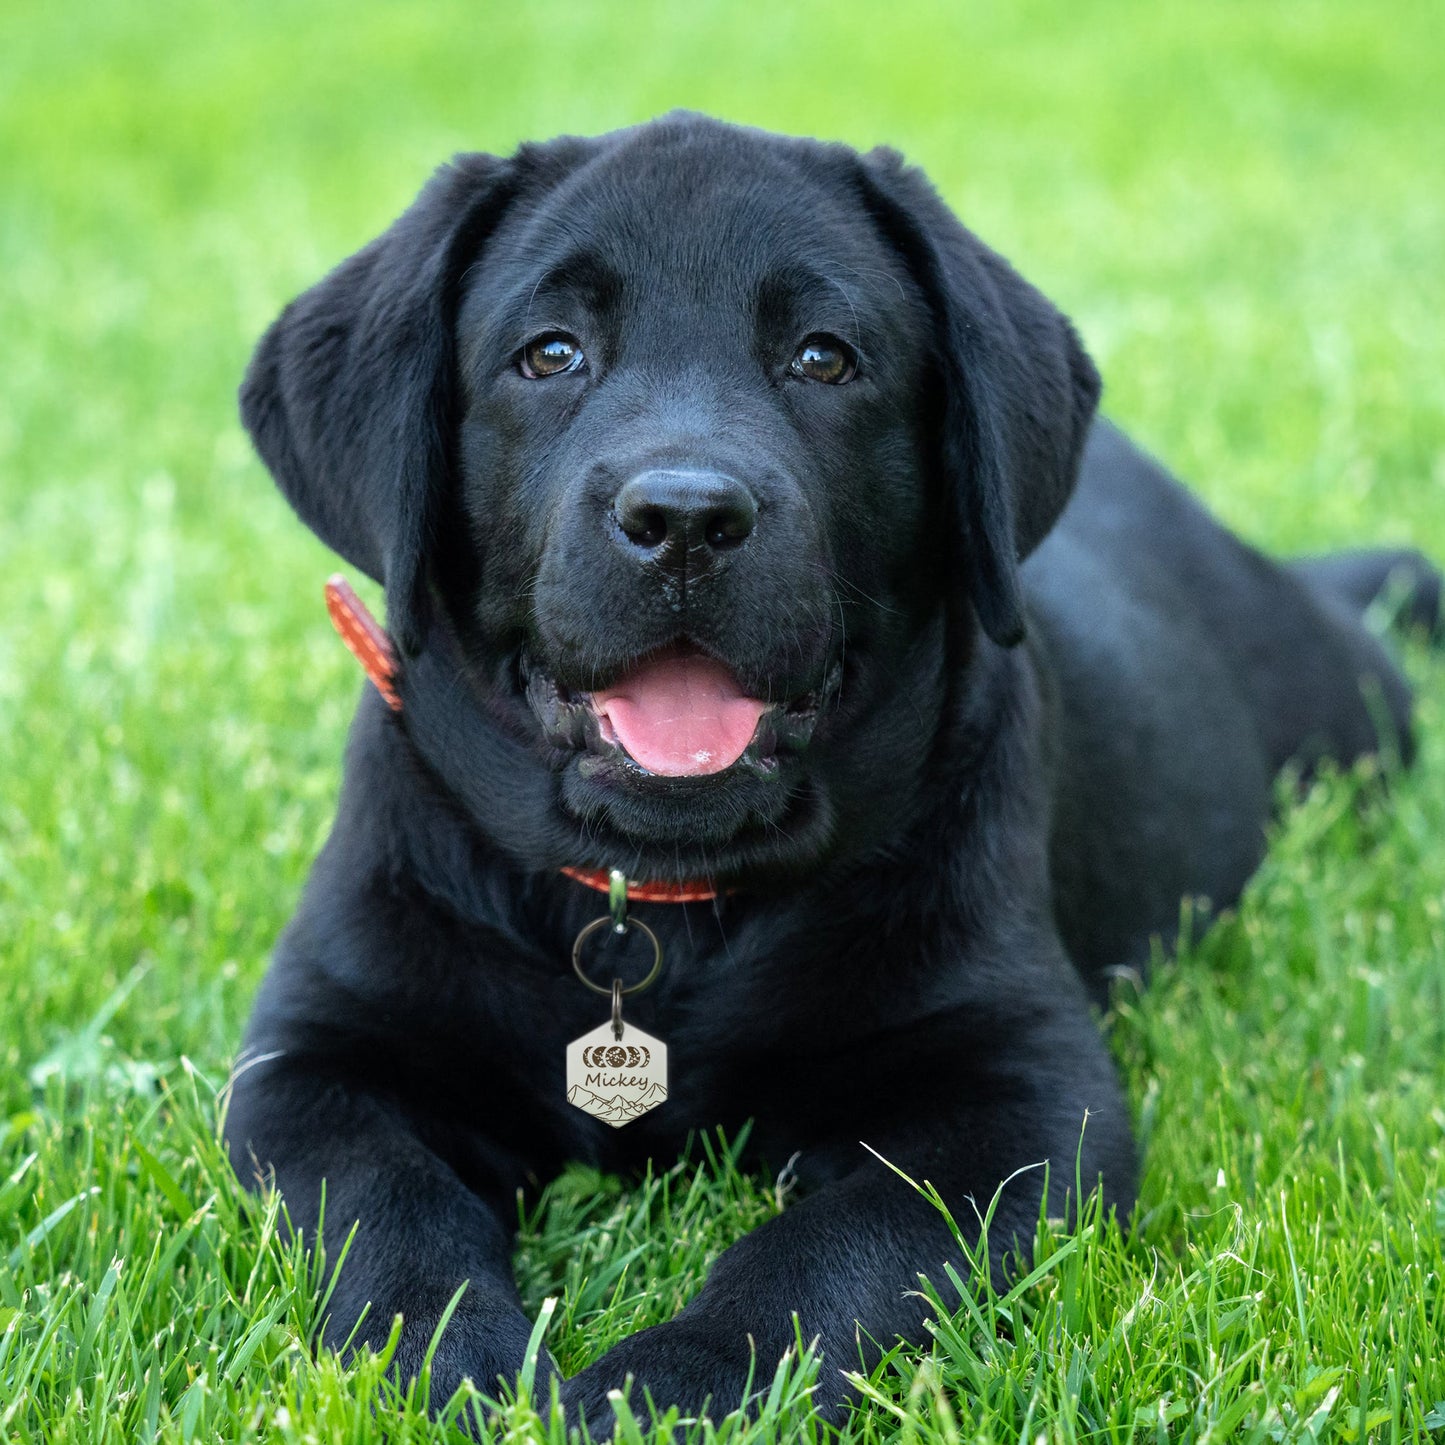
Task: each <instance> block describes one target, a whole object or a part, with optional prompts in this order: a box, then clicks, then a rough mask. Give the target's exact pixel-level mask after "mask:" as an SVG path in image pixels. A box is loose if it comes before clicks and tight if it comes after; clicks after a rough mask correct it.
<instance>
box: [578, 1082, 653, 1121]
mask: <svg viewBox="0 0 1445 1445" xmlns="http://www.w3.org/2000/svg"><path fill="white" fill-rule="evenodd" d="M567 1102H568V1103H569V1104H575V1105H576V1106H577V1107H578V1108H579V1109H583V1110H585V1111H586V1112H587V1113H589V1114H591V1115H592V1117H593V1118H594V1119H601V1120H602V1121H603V1122H604V1123H607V1124H611V1125H612V1126H613V1127H614V1128H617V1129H620V1128H621V1127H622V1126H623V1125H624V1124H630V1123H631V1122H632V1121H633V1120H634V1119H635V1118H637V1116H638V1115H639V1114H645V1113H646V1112H647V1111H648V1110H649V1109H655V1108H656V1107H657V1106H658V1105H659V1104H665V1103H666V1102H667V1090H666V1089H664V1088H663V1087H662V1085H661V1084H656V1083H654V1084H650V1085H648V1087H647V1088H646V1089H644V1090H643V1091H642V1092H641V1093H639V1094H636V1095H634V1096H633V1097H631V1098H624V1097H623V1095H622V1093H621V1092H620V1091H619V1092H617V1093H614V1094H613V1095H612V1096H611V1098H604V1097H603V1096H602V1095H601V1094H595V1093H593V1092H592V1090H591V1089H585V1088H583V1087H582V1085H581V1084H573V1086H572V1087H571V1088H570V1089H568V1091H567Z"/></svg>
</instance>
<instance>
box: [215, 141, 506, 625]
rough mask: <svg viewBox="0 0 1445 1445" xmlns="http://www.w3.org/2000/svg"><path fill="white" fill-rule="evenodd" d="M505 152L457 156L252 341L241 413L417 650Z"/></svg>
mask: <svg viewBox="0 0 1445 1445" xmlns="http://www.w3.org/2000/svg"><path fill="white" fill-rule="evenodd" d="M513 177H514V162H512V161H505V160H498V159H497V158H495V157H493V156H488V155H464V156H458V157H457V158H456V160H454V161H453V162H452V164H450V165H448V166H443V167H442V168H441V170H439V171H438V172H437V173H436V175H434V176H433V177H432V179H431V181H430V182H429V183H428V184H427V186H426V187H425V188H424V189H423V190H422V192H421V194H420V195H419V196H418V197H417V199H416V200H415V201H414V202H413V203H412V205H411V207H410V209H409V210H407V211H406V213H405V214H404V215H402V216H401V218H400V219H399V220H397V221H396V222H395V223H394V224H393V225H392V227H391V229H390V230H388V231H387V232H385V234H383V235H382V236H380V237H378V238H377V239H376V240H375V241H373V242H372V243H371V244H370V245H369V246H367V247H366V248H365V249H364V250H361V251H358V252H357V254H356V255H354V256H352V257H351V258H350V260H348V261H344V262H342V264H341V265H340V266H338V267H337V268H336V270H335V271H333V272H332V273H331V274H330V275H329V276H328V277H327V278H326V279H325V280H324V281H322V282H320V283H319V284H318V285H316V286H314V287H312V289H311V290H309V291H307V292H306V293H305V294H304V295H302V296H300V297H298V298H297V299H296V300H295V301H293V302H292V303H291V304H290V305H289V306H288V307H287V308H286V309H285V311H283V312H282V313H281V315H280V317H279V318H278V319H277V320H276V321H275V322H274V323H273V324H272V326H271V329H270V330H269V331H267V333H266V334H265V336H264V337H263V338H262V339H261V343H260V345H259V346H258V347H257V348H256V354H255V356H254V357H253V358H252V360H251V365H250V368H249V370H248V371H247V373H246V379H245V381H244V383H243V384H242V386H241V419H242V421H243V422H244V423H245V425H246V429H247V430H248V431H249V432H250V433H251V438H252V440H253V441H254V442H255V445H256V450H257V451H258V452H260V454H261V458H262V460H263V461H264V462H265V463H266V465H267V467H269V468H270V470H271V474H272V476H274V477H275V479H276V482H277V485H278V486H279V487H280V488H281V490H282V492H283V493H285V495H286V497H287V499H288V500H289V501H290V502H291V505H292V506H293V507H295V509H296V511H297V513H298V514H299V515H300V517H301V519H302V520H303V521H304V522H305V523H306V524H307V525H308V526H309V527H310V528H311V529H312V530H313V531H314V532H315V533H316V534H317V536H319V537H320V538H321V540H322V541H323V542H325V543H326V544H327V545H328V546H329V547H331V548H333V549H334V550H335V551H337V552H339V553H340V554H341V555H342V556H343V557H344V558H346V560H347V561H348V562H350V563H351V564H352V565H353V566H355V567H358V568H360V569H361V571H363V572H365V573H366V574H367V575H368V576H369V577H372V578H374V579H376V580H377V581H379V582H382V583H384V584H385V587H386V599H387V624H388V627H389V629H390V631H391V632H392V634H393V636H395V637H396V639H397V641H398V643H399V644H400V645H401V647H402V649H403V650H404V651H405V652H408V653H415V652H416V651H417V649H418V648H419V647H420V645H421V640H422V637H423V636H424V633H425V624H426V607H427V589H426V577H425V573H424V568H423V564H422V558H423V557H424V556H425V553H426V548H427V544H428V543H429V541H430V540H431V539H430V536H429V531H430V529H431V527H432V525H433V523H434V520H435V517H436V507H437V500H438V497H439V496H440V495H441V493H442V491H443V489H444V488H445V486H446V485H447V474H448V469H449V467H450V465H451V455H450V453H451V440H452V435H453V430H454V416H453V407H454V400H455V398H454V395H453V392H454V387H455V381H454V371H455V368H454V364H453V361H454V358H453V349H454V341H453V332H454V319H455V311H456V306H457V293H458V291H459V289H460V282H461V276H462V274H463V272H464V271H465V269H466V267H467V266H468V265H469V264H470V263H471V261H472V260H473V259H474V257H475V256H476V254H477V252H478V250H479V248H480V247H481V246H482V244H483V242H484V241H485V239H486V237H487V234H488V233H489V232H490V230H491V229H492V227H493V226H495V224H496V222H497V220H498V219H499V218H500V216H501V214H502V212H503V210H504V209H505V207H506V205H507V202H508V200H509V199H510V197H511V194H512V192H513V189H514V185H515V182H514V179H513Z"/></svg>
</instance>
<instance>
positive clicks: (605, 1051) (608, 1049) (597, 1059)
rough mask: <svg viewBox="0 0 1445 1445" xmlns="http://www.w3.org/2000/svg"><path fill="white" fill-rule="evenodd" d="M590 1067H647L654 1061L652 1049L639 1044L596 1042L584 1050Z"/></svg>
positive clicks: (584, 1055) (585, 1058) (586, 1061)
mask: <svg viewBox="0 0 1445 1445" xmlns="http://www.w3.org/2000/svg"><path fill="white" fill-rule="evenodd" d="M582 1062H583V1063H584V1064H586V1065H587V1067H588V1068H589V1069H645V1068H648V1067H649V1066H650V1065H651V1063H652V1050H651V1049H649V1048H648V1047H647V1046H646V1045H642V1046H640V1047H639V1046H638V1045H637V1044H622V1045H618V1044H595V1045H593V1047H592V1048H590V1049H584V1050H583V1052H582Z"/></svg>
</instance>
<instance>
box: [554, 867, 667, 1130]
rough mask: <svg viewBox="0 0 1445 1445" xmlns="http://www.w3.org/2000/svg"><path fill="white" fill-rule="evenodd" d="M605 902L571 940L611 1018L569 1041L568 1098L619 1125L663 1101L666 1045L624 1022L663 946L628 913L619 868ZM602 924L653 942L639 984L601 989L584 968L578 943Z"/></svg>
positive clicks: (652, 975)
mask: <svg viewBox="0 0 1445 1445" xmlns="http://www.w3.org/2000/svg"><path fill="white" fill-rule="evenodd" d="M608 905H609V912H608V916H607V917H605V918H595V919H593V920H592V922H591V923H589V924H588V925H587V926H586V927H585V928H584V929H583V930H582V932H581V933H579V934H578V935H577V941H576V942H575V943H574V944H573V945H572V968H573V970H574V971H575V972H576V974H577V977H578V978H579V979H581V980H582V982H583V983H584V984H586V985H587V987H588V988H590V989H591V990H592V992H593V993H600V994H604V995H608V994H610V995H611V997H612V1017H611V1019H610V1020H609V1021H608V1022H607V1023H605V1024H599V1025H598V1026H597V1027H596V1028H595V1029H593V1030H592V1032H591V1033H588V1034H583V1035H582V1037H581V1038H580V1039H573V1040H572V1042H571V1043H570V1044H568V1045H567V1102H568V1103H569V1104H575V1105H576V1106H577V1107H578V1108H579V1109H582V1110H584V1111H585V1112H587V1113H588V1114H591V1115H592V1117H593V1118H595V1119H601V1120H602V1121H603V1122H604V1123H606V1124H611V1125H612V1127H613V1128H614V1129H620V1128H621V1127H622V1126H623V1125H624V1124H630V1123H631V1122H632V1121H633V1120H634V1119H638V1118H641V1116H642V1115H643V1114H645V1113H647V1111H648V1110H649V1109H655V1108H656V1107H657V1106H658V1105H659V1104H665V1103H666V1102H667V1045H666V1044H664V1043H663V1042H662V1040H661V1039H655V1038H653V1037H652V1035H651V1034H647V1033H643V1031H642V1030H641V1029H638V1028H632V1027H630V1026H629V1025H627V1024H625V1023H623V1021H622V1000H623V998H624V997H625V996H626V995H628V994H633V993H641V992H642V990H643V989H645V988H649V987H651V985H652V984H653V982H654V981H655V980H656V978H657V975H658V974H659V973H660V972H661V971H662V945H661V944H660V943H659V942H658V941H657V935H656V934H655V933H653V931H652V930H651V929H650V928H649V927H648V926H647V925H646V924H645V923H642V922H640V921H639V920H637V919H635V918H629V917H628V915H627V880H626V878H624V877H623V875H622V874H621V873H616V872H614V873H613V874H612V878H611V886H610V889H609V893H608ZM600 928H611V930H612V931H613V932H614V933H616V934H619V935H620V934H625V933H630V932H632V931H633V930H634V929H635V930H636V931H637V932H639V933H641V934H642V936H643V937H644V938H646V939H647V941H648V942H649V943H650V944H651V945H652V967H651V969H650V970H649V971H648V974H647V977H646V978H644V979H643V980H642V981H641V982H640V983H635V984H633V985H632V986H631V987H630V988H629V987H624V986H623V983H622V980H621V979H620V978H614V979H613V980H612V986H611V987H610V988H604V987H603V986H602V985H601V984H598V983H593V981H592V980H591V979H590V978H588V977H587V975H586V973H584V972H583V970H582V946H583V944H585V943H586V942H587V940H588V939H589V938H591V937H592V935H593V934H594V933H596V932H597V930H598V929H600Z"/></svg>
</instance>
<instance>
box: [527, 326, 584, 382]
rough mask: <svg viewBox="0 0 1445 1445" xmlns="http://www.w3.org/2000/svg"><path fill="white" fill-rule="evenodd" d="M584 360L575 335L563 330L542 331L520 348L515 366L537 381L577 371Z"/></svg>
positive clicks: (530, 378)
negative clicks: (520, 351)
mask: <svg viewBox="0 0 1445 1445" xmlns="http://www.w3.org/2000/svg"><path fill="white" fill-rule="evenodd" d="M585 360H586V357H584V356H583V355H582V343H581V342H580V341H578V340H577V338H576V337H575V336H568V335H567V333H566V332H565V331H544V332H543V333H542V335H541V336H538V337H535V338H534V339H533V340H531V341H529V342H528V343H527V344H526V345H525V346H524V347H523V348H522V354H521V356H520V357H519V358H518V361H517V367H518V370H520V371H521V373H522V375H523V376H525V377H527V378H528V379H529V380H531V381H539V380H541V379H542V378H544V377H548V376H561V375H562V374H563V373H564V372H568V371H577V370H578V369H579V368H580V367H581V365H582V363H583V362H584V361H585Z"/></svg>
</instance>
